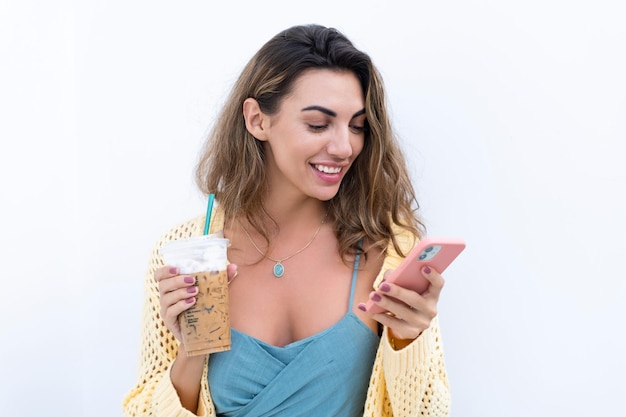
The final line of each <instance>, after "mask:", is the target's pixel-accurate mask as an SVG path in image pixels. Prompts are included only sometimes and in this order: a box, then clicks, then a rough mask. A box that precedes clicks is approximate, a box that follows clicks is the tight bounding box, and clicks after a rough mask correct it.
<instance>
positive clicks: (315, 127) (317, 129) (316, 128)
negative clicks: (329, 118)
mask: <svg viewBox="0 0 626 417" xmlns="http://www.w3.org/2000/svg"><path fill="white" fill-rule="evenodd" d="M308 126H309V129H311V130H312V131H313V132H321V131H323V130H324V129H326V128H327V127H328V125H308Z"/></svg>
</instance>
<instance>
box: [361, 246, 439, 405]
mask: <svg viewBox="0 0 626 417" xmlns="http://www.w3.org/2000/svg"><path fill="white" fill-rule="evenodd" d="M397 237H399V241H400V243H401V245H402V246H403V250H405V249H407V248H408V249H410V248H411V247H412V246H413V245H414V244H415V240H414V239H413V238H411V237H410V236H408V235H406V234H401V235H400V236H397ZM407 253H408V251H407ZM401 261H402V258H401V257H400V256H398V254H397V253H396V252H395V251H394V250H392V249H390V250H389V253H388V254H387V257H386V259H385V263H384V265H383V268H382V270H381V272H380V275H379V277H378V278H377V280H376V283H375V286H377V285H378V284H379V283H380V281H381V280H382V277H383V275H384V273H385V271H386V270H388V269H395V268H396V267H397V266H398V265H399V264H400V262H401ZM449 414H450V391H449V385H448V378H447V374H446V369H445V361H444V355H443V345H442V341H441V336H440V333H439V321H438V319H437V318H436V317H435V319H434V320H432V322H431V324H430V327H429V328H428V329H426V330H425V331H424V332H422V334H421V335H420V336H419V337H418V338H417V339H415V340H414V341H413V342H411V343H410V344H409V345H408V346H406V347H405V348H403V349H400V350H395V349H394V348H393V347H392V346H391V344H390V343H389V337H388V329H387V328H385V329H384V330H383V335H382V337H381V341H380V346H379V348H378V353H377V355H376V359H375V362H374V368H373V370H372V376H371V380H370V387H369V392H368V397H367V401H366V404H365V413H364V416H366V417H416V416H420V417H422V416H427V417H447V416H448V415H449Z"/></svg>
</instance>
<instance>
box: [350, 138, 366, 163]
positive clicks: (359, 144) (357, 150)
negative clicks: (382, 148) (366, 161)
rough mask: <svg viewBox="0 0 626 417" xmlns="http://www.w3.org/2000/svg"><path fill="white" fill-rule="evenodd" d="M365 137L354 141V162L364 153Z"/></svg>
mask: <svg viewBox="0 0 626 417" xmlns="http://www.w3.org/2000/svg"><path fill="white" fill-rule="evenodd" d="M364 146H365V137H363V136H361V137H358V138H355V139H353V140H352V159H353V160H354V159H355V158H356V157H357V156H359V155H360V154H361V151H363V147H364Z"/></svg>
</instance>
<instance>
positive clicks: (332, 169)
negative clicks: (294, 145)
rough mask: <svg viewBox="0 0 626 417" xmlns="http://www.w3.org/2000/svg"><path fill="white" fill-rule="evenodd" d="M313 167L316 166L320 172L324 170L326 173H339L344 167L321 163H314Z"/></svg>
mask: <svg viewBox="0 0 626 417" xmlns="http://www.w3.org/2000/svg"><path fill="white" fill-rule="evenodd" d="M313 168H315V169H316V170H318V171H319V172H323V173H324V174H339V173H340V172H341V170H342V167H337V166H329V165H321V164H314V165H313Z"/></svg>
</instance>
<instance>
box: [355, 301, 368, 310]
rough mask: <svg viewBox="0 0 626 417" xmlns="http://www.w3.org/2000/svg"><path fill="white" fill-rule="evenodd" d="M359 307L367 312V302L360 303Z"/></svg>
mask: <svg viewBox="0 0 626 417" xmlns="http://www.w3.org/2000/svg"><path fill="white" fill-rule="evenodd" d="M357 307H358V308H359V310H361V311H365V312H367V309H366V308H365V304H363V303H359V305H358V306H357Z"/></svg>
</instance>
